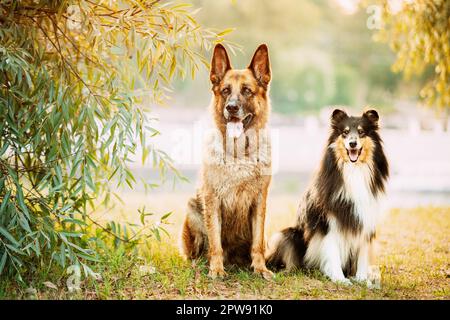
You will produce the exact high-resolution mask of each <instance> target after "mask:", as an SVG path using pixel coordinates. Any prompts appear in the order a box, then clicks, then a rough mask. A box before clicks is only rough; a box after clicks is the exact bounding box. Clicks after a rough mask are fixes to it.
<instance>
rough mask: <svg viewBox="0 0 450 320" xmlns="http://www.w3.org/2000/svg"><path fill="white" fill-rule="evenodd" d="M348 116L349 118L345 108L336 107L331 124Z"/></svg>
mask: <svg viewBox="0 0 450 320" xmlns="http://www.w3.org/2000/svg"><path fill="white" fill-rule="evenodd" d="M346 118H348V115H347V113H345V111H344V110H341V109H334V111H333V113H332V114H331V124H332V125H336V124H338V123H339V122H341V121H342V120H344V119H346Z"/></svg>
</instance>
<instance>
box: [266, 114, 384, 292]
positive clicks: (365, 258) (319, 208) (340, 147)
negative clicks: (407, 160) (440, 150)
mask: <svg viewBox="0 0 450 320" xmlns="http://www.w3.org/2000/svg"><path fill="white" fill-rule="evenodd" d="M378 119H379V117H378V113H377V112H376V111H375V110H369V111H367V112H365V113H364V114H363V115H362V116H360V117H354V116H349V115H347V113H345V112H344V111H342V110H338V109H336V110H334V112H333V114H332V116H331V134H330V137H329V139H328V143H327V147H326V150H325V154H324V156H323V159H322V162H321V165H320V168H319V171H318V172H317V174H316V176H315V178H314V179H313V181H312V184H311V185H310V187H309V188H308V189H307V191H306V192H305V194H304V197H303V199H302V200H301V203H300V206H299V210H298V220H297V223H296V225H295V226H294V227H291V228H287V229H285V230H283V231H281V232H280V233H278V234H275V235H274V236H273V237H272V238H271V241H270V243H269V250H268V252H267V253H268V265H269V266H273V267H274V268H277V269H278V268H286V269H288V270H289V269H292V268H300V267H306V268H318V269H320V270H321V271H322V272H323V273H324V274H325V275H326V276H328V277H329V278H330V279H331V280H332V281H334V282H342V283H345V284H350V283H351V282H350V280H349V279H348V277H353V279H355V280H357V281H360V282H365V283H367V284H370V282H369V279H368V269H369V253H370V247H371V245H372V241H373V239H374V237H375V231H376V230H375V229H376V226H377V222H378V221H379V218H380V215H381V212H380V209H379V208H378V201H379V198H380V196H382V194H383V193H384V190H385V183H386V180H387V178H388V175H389V168H388V162H387V160H386V157H385V155H384V152H383V146H382V140H381V138H380V135H379V132H378V131H379V129H378ZM269 251H270V252H269Z"/></svg>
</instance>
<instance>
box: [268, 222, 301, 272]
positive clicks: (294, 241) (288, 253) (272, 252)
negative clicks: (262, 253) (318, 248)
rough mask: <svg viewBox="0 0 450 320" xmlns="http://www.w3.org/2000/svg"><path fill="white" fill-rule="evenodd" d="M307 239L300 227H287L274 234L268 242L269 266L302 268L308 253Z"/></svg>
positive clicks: (275, 267) (277, 268)
mask: <svg viewBox="0 0 450 320" xmlns="http://www.w3.org/2000/svg"><path fill="white" fill-rule="evenodd" d="M306 248H307V245H306V241H305V239H304V235H303V230H302V229H301V228H299V227H293V228H286V229H284V230H282V231H280V232H278V233H276V234H274V235H273V236H272V237H271V239H270V241H269V244H268V248H267V255H266V262H267V266H268V267H269V268H272V269H275V270H279V269H283V268H286V269H287V270H291V269H296V268H300V267H302V265H303V257H304V255H305V253H306Z"/></svg>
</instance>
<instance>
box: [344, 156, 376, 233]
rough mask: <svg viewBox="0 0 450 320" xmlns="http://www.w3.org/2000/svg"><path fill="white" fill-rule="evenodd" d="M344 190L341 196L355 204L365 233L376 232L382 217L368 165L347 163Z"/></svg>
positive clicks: (356, 212)
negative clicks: (372, 187) (372, 186)
mask: <svg viewBox="0 0 450 320" xmlns="http://www.w3.org/2000/svg"><path fill="white" fill-rule="evenodd" d="M342 176H343V179H344V188H343V190H342V194H341V196H344V197H345V198H346V199H347V200H350V201H352V202H353V203H354V206H355V210H354V214H355V215H356V217H357V219H358V220H359V222H360V223H361V224H362V227H363V233H365V234H367V233H370V232H373V231H375V228H376V226H377V223H378V221H379V216H380V212H379V211H380V210H379V209H380V208H379V203H378V199H377V196H376V195H374V194H373V192H372V189H371V183H372V174H371V168H370V166H369V165H367V164H356V165H355V164H353V163H345V164H344V166H343V170H342Z"/></svg>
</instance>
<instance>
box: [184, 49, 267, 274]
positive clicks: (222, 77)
mask: <svg viewBox="0 0 450 320" xmlns="http://www.w3.org/2000/svg"><path fill="white" fill-rule="evenodd" d="M270 79H271V71H270V63H269V52H268V48H267V46H266V45H265V44H263V45H260V46H259V47H258V49H257V50H256V52H255V54H254V56H253V59H252V61H251V63H250V65H249V66H248V68H247V69H242V70H236V69H233V68H232V67H231V64H230V60H229V58H228V54H227V52H226V50H225V48H224V46H222V45H221V44H218V45H216V46H215V48H214V54H213V58H212V63H211V73H210V80H211V82H212V92H213V99H212V103H211V112H212V114H213V119H214V123H215V127H216V128H217V131H216V134H213V135H211V137H210V138H209V139H208V141H207V143H206V146H205V149H204V159H203V164H202V171H201V185H200V187H199V189H198V191H197V195H196V196H195V197H193V198H192V199H191V200H190V201H189V204H188V211H187V215H186V219H185V221H184V225H183V230H182V239H181V242H182V243H181V247H182V251H183V254H184V255H185V256H186V257H188V258H189V259H196V258H198V257H200V256H206V257H207V258H208V260H209V264H210V266H209V268H210V271H209V275H210V276H211V277H212V278H215V277H217V276H219V277H221V276H224V275H225V271H224V264H225V265H228V264H231V265H239V266H250V265H251V267H252V268H253V270H254V271H255V273H258V274H261V275H262V276H264V277H265V278H270V277H271V276H272V273H271V272H270V271H269V270H268V269H267V268H266V265H265V260H264V250H265V238H264V224H265V216H266V199H267V193H268V188H269V184H270V180H271V150H270V139H269V135H268V131H267V128H266V125H267V121H268V117H269V114H270V101H269V96H268V90H269V82H270Z"/></svg>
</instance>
